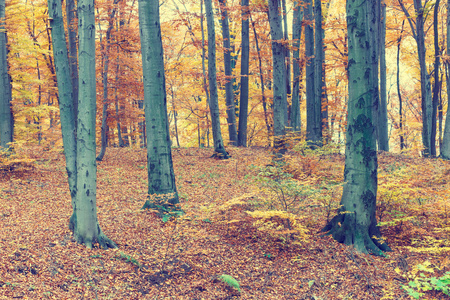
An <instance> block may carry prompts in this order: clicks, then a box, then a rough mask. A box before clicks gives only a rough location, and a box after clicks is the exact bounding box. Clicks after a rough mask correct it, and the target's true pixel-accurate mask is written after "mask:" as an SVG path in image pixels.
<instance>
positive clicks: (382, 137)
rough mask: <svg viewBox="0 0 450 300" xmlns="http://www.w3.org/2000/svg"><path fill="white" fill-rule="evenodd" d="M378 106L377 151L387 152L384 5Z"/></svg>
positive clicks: (384, 8)
mask: <svg viewBox="0 0 450 300" xmlns="http://www.w3.org/2000/svg"><path fill="white" fill-rule="evenodd" d="M379 45H380V104H379V106H378V126H377V130H378V133H377V138H378V149H379V150H383V151H389V134H388V116H387V95H386V4H385V3H382V4H381V18H380V44H379Z"/></svg>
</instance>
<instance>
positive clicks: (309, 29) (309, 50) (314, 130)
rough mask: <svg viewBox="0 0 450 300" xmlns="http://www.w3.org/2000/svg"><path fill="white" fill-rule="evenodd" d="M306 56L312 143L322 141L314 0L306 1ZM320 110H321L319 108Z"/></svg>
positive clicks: (308, 130)
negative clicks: (316, 92)
mask: <svg viewBox="0 0 450 300" xmlns="http://www.w3.org/2000/svg"><path fill="white" fill-rule="evenodd" d="M304 18H305V22H307V23H306V24H305V57H306V67H305V72H306V140H307V141H308V142H310V143H312V144H316V143H317V142H320V141H321V139H320V136H319V127H321V126H322V124H321V122H320V114H319V115H317V111H318V110H317V109H316V96H315V89H314V83H315V82H314V71H315V70H314V69H315V68H314V61H315V59H314V29H313V25H312V24H313V22H314V19H313V7H312V0H306V1H305V14H304ZM319 111H320V110H319Z"/></svg>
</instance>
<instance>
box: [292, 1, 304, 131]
mask: <svg viewBox="0 0 450 300" xmlns="http://www.w3.org/2000/svg"><path fill="white" fill-rule="evenodd" d="M299 3H300V2H299V1H294V13H293V15H294V16H293V22H292V39H293V40H294V41H293V47H294V52H293V59H292V65H293V67H292V72H293V76H294V78H293V82H292V100H291V101H292V106H291V127H292V130H293V131H301V127H302V120H301V113H300V82H301V80H302V78H301V77H302V68H301V61H300V40H301V37H302V28H303V26H302V21H303V8H302V6H301V5H299Z"/></svg>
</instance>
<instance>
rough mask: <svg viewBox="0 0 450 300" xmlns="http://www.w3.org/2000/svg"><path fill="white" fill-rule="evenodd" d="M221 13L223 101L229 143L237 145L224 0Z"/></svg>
mask: <svg viewBox="0 0 450 300" xmlns="http://www.w3.org/2000/svg"><path fill="white" fill-rule="evenodd" d="M219 2H220V5H221V6H220V11H221V13H222V36H223V63H224V67H225V77H226V83H225V103H226V104H227V122H228V135H229V139H230V144H231V145H237V140H238V136H237V130H236V114H235V110H236V108H235V106H234V91H233V69H232V66H231V51H232V50H231V46H230V44H231V41H230V28H229V21H228V11H227V2H226V0H219Z"/></svg>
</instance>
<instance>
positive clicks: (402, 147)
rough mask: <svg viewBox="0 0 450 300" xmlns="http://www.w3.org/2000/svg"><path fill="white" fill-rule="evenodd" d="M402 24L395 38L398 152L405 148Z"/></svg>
mask: <svg viewBox="0 0 450 300" xmlns="http://www.w3.org/2000/svg"><path fill="white" fill-rule="evenodd" d="M404 24H405V21H403V22H402V29H401V31H400V36H399V37H398V39H397V95H398V114H399V129H400V152H401V151H402V150H403V149H404V148H406V147H405V138H404V133H403V101H402V92H401V89H400V45H401V42H402V37H403V29H404V27H403V26H404Z"/></svg>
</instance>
